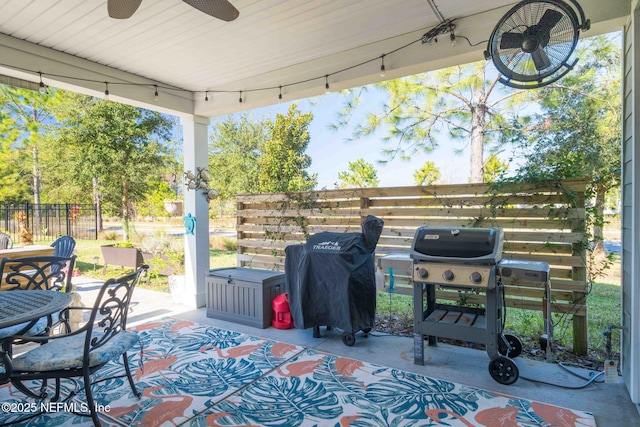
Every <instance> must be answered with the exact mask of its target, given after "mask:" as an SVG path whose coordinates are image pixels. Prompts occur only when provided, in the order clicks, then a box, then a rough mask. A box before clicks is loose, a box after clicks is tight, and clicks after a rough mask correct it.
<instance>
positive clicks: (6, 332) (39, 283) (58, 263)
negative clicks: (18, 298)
mask: <svg viewBox="0 0 640 427" xmlns="http://www.w3.org/2000/svg"><path fill="white" fill-rule="evenodd" d="M75 262H76V256H75V255H72V256H70V257H59V256H53V255H43V256H35V257H24V258H13V259H11V258H6V257H5V258H2V260H0V272H2V276H1V277H0V288H1V289H2V291H6V292H10V291H12V290H18V289H21V290H51V291H63V292H67V293H70V292H71V290H72V287H73V286H72V284H71V274H68V273H67V272H65V270H63V268H64V267H65V266H67V265H68V266H69V268H70V270H69V271H72V270H73V268H74V266H75ZM54 267H55V268H54ZM30 323H32V324H30ZM60 324H64V326H65V328H66V332H69V330H70V325H69V323H68V321H67V319H66V318H65V317H63V316H61V315H60V313H54V314H52V315H50V316H46V317H43V318H41V319H39V320H38V321H36V322H35V323H33V322H27V323H21V324H18V325H14V326H10V327H8V328H2V329H0V340H2V339H5V338H7V337H10V336H12V335H17V334H21V335H26V336H36V335H47V336H48V335H49V331H50V330H51V328H53V327H55V326H58V325H60ZM25 329H27V330H26V331H25ZM5 350H7V351H10V349H5Z"/></svg>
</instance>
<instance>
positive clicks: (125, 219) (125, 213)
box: [122, 181, 129, 241]
mask: <svg viewBox="0 0 640 427" xmlns="http://www.w3.org/2000/svg"><path fill="white" fill-rule="evenodd" d="M122 232H123V239H124V240H125V241H127V240H129V183H127V182H126V181H124V182H123V183H122Z"/></svg>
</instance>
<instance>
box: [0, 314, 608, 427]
mask: <svg viewBox="0 0 640 427" xmlns="http://www.w3.org/2000/svg"><path fill="white" fill-rule="evenodd" d="M134 329H136V330H137V331H138V332H139V334H140V336H141V338H142V341H143V343H144V351H143V356H142V358H143V364H142V367H140V354H139V353H138V354H132V355H131V356H130V363H131V366H132V367H133V368H134V369H136V372H135V380H136V383H137V386H138V389H139V390H141V391H142V394H143V397H142V399H141V400H137V399H136V398H135V397H133V395H132V394H131V392H130V389H129V386H128V384H127V381H126V379H125V378H119V379H113V380H109V381H106V382H103V383H100V384H98V385H96V386H95V388H94V396H95V397H96V400H97V402H98V404H99V405H101V406H100V407H99V411H100V414H101V419H102V420H103V421H104V423H105V425H112V426H122V425H126V426H145V427H146V426H177V425H186V426H335V427H346V426H353V427H360V426H464V427H468V426H486V427H497V426H504V427H506V426H514V427H515V426H522V427H527V426H561V427H571V426H576V427H577V426H580V427H587V426H595V425H596V423H595V420H594V418H593V416H592V415H591V414H589V413H586V412H581V411H574V410H570V409H566V408H562V407H558V406H554V405H548V404H544V403H540V402H535V401H531V400H526V399H519V398H517V397H512V396H506V395H503V394H498V393H494V392H490V391H487V390H480V389H477V388H472V387H468V386H464V385H460V384H454V383H452V382H449V381H444V380H438V379H434V378H429V377H426V376H423V375H418V374H413V373H409V372H405V371H401V370H398V369H391V368H387V367H384V366H380V365H374V364H370V363H365V362H361V361H358V360H354V359H349V358H345V357H339V356H335V355H332V354H327V353H321V352H318V351H315V350H312V349H305V348H303V347H299V346H295V345H291V344H285V343H281V342H276V341H272V340H267V339H262V338H258V337H254V336H250V335H246V334H241V333H237V332H232V331H227V330H222V329H218V328H216V327H213V326H205V325H200V324H196V323H192V322H188V321H183V320H175V319H165V320H161V321H158V322H153V323H147V324H143V325H140V326H138V327H137V328H134ZM120 372H122V366H121V365H120V364H117V363H114V364H112V365H108V366H107V367H105V369H103V370H102V371H100V375H102V376H103V377H104V378H107V377H110V376H112V375H114V374H118V373H120ZM74 399H75V400H74V402H75V404H77V405H79V406H78V407H81V406H82V404H83V403H84V395H83V394H82V393H80V394H78V395H77V396H76V397H75V398H74ZM0 402H8V403H16V405H18V404H19V403H24V402H26V400H24V397H23V396H22V394H21V393H19V392H18V391H15V390H14V389H13V388H12V387H11V386H9V385H5V386H3V387H0ZM4 408H5V407H4V406H3V409H4ZM76 409H77V407H76ZM22 415H24V414H22ZM15 417H16V414H15V413H13V414H8V413H7V411H4V410H3V411H0V424H3V423H6V422H9V421H11V420H13V419H15ZM15 425H18V426H35V425H43V426H44V425H46V426H51V425H77V426H90V425H92V423H91V420H90V419H88V418H83V417H78V416H76V415H72V414H69V413H67V412H64V410H55V411H51V412H48V413H46V414H44V415H40V416H39V417H37V418H34V419H32V420H31V421H28V422H20V423H18V424H15Z"/></svg>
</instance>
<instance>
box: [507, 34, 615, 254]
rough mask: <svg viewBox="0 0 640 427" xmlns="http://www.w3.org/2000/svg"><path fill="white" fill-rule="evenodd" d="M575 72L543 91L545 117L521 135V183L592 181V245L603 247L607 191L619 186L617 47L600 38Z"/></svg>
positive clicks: (535, 118) (586, 49) (591, 43)
mask: <svg viewBox="0 0 640 427" xmlns="http://www.w3.org/2000/svg"><path fill="white" fill-rule="evenodd" d="M577 55H578V57H579V58H580V61H579V62H578V64H577V67H576V68H575V69H574V70H573V71H572V72H571V73H570V74H568V75H567V76H566V77H565V78H564V79H563V80H561V83H558V84H554V85H550V86H548V87H546V88H544V89H543V90H542V91H541V109H542V112H541V113H540V114H537V115H535V116H533V117H532V118H531V121H530V123H529V124H528V126H527V127H526V129H524V130H523V132H522V138H521V140H522V141H523V145H524V148H523V149H524V150H526V151H527V153H528V156H527V159H528V161H527V163H525V164H524V165H523V166H522V167H521V168H520V169H519V171H518V175H519V179H521V180H528V181H530V180H540V179H563V178H590V179H591V184H592V189H591V190H592V192H593V194H594V195H595V212H594V213H595V223H594V225H595V226H594V240H595V242H596V252H601V251H602V248H603V245H602V240H603V235H602V225H603V224H602V218H603V214H604V207H605V196H606V193H607V191H609V190H611V189H615V188H618V187H619V185H620V167H621V165H620V157H621V154H620V150H621V115H622V114H621V110H622V105H621V96H620V93H621V77H620V69H621V67H620V61H621V51H620V45H619V41H618V42H616V41H614V40H613V39H612V38H611V37H610V36H609V37H607V36H598V37H594V38H591V39H588V42H587V43H586V44H585V45H584V46H582V47H581V48H580V49H579V51H578V52H577Z"/></svg>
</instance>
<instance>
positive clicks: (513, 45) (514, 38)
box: [500, 33, 524, 49]
mask: <svg viewBox="0 0 640 427" xmlns="http://www.w3.org/2000/svg"><path fill="white" fill-rule="evenodd" d="M523 40H524V34H522V33H504V34H502V38H501V39H500V49H517V48H519V47H521V46H522V41H523Z"/></svg>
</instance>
